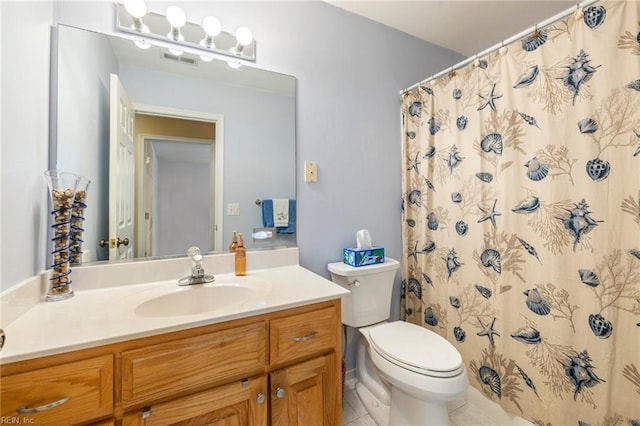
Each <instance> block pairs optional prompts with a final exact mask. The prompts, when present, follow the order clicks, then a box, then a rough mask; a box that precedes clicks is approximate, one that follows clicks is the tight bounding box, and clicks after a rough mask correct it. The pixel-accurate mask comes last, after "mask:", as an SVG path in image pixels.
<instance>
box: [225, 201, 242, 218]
mask: <svg viewBox="0 0 640 426" xmlns="http://www.w3.org/2000/svg"><path fill="white" fill-rule="evenodd" d="M227 216H240V204H239V203H228V204H227Z"/></svg>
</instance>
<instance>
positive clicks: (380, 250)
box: [342, 247, 384, 267]
mask: <svg viewBox="0 0 640 426" xmlns="http://www.w3.org/2000/svg"><path fill="white" fill-rule="evenodd" d="M342 260H343V261H344V263H346V264H347V265H351V266H356V267H358V266H365V265H373V264H374V263H384V247H371V248H368V249H360V250H358V249H354V248H345V249H342Z"/></svg>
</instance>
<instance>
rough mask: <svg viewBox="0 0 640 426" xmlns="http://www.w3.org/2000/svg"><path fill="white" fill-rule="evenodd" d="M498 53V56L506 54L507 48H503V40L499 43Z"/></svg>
mask: <svg viewBox="0 0 640 426" xmlns="http://www.w3.org/2000/svg"><path fill="white" fill-rule="evenodd" d="M498 53H499V54H500V56H504V54H505V53H507V48H506V47H504V40H502V41H501V42H500V49H498Z"/></svg>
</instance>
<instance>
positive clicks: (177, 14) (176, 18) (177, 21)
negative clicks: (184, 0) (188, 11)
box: [166, 6, 187, 28]
mask: <svg viewBox="0 0 640 426" xmlns="http://www.w3.org/2000/svg"><path fill="white" fill-rule="evenodd" d="M166 15H167V21H169V23H170V24H171V26H172V27H174V28H180V27H182V26H183V25H184V24H186V23H187V15H185V13H184V11H183V10H182V9H180V8H179V7H178V6H169V7H168V8H167V12H166Z"/></svg>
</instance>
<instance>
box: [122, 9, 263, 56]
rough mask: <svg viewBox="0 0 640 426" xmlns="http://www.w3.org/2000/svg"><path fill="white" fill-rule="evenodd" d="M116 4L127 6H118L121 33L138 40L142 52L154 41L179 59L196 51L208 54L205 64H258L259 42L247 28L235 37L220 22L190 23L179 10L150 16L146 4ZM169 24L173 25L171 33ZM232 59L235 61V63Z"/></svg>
mask: <svg viewBox="0 0 640 426" xmlns="http://www.w3.org/2000/svg"><path fill="white" fill-rule="evenodd" d="M116 1H122V2H123V3H118V2H117V3H116V12H117V24H116V26H117V29H118V30H120V31H123V32H127V33H130V34H134V35H136V36H138V38H136V39H134V40H133V42H134V43H135V44H136V46H138V47H139V48H141V49H146V48H149V47H150V46H151V43H150V41H151V39H156V40H159V41H161V42H163V43H164V44H163V46H164V48H168V49H169V51H170V52H171V54H173V55H175V56H180V55H182V54H183V53H184V52H190V53H195V54H197V53H196V52H194V51H193V49H196V50H201V51H203V50H204V51H207V52H208V54H206V55H204V54H203V55H201V56H200V58H201V59H202V61H203V62H209V61H210V59H211V58H215V57H216V56H220V55H222V56H225V57H227V58H226V59H225V60H227V62H229V64H230V66H231V64H232V62H233V64H235V65H238V66H239V65H241V64H242V62H243V61H250V62H255V60H256V41H255V39H254V38H253V34H252V32H251V30H250V29H249V28H247V27H245V26H241V27H239V28H238V29H237V30H236V31H235V34H232V33H229V32H226V31H223V30H222V25H221V23H220V21H219V20H218V19H217V18H215V17H214V16H206V17H205V18H204V19H203V20H202V23H201V25H198V24H195V23H193V22H189V21H188V20H187V16H186V14H185V12H184V11H183V10H182V9H181V8H180V7H178V6H169V7H168V8H167V9H166V11H165V14H164V15H162V14H160V13H155V12H149V11H148V10H147V5H146V3H145V0H116ZM143 17H144V20H145V22H144V23H143V22H142V18H143ZM167 21H169V24H170V30H169V32H168V33H167ZM167 43H170V44H171V46H169V45H168V44H167ZM228 58H233V59H234V60H233V61H232V62H231V61H230V60H229V59H228ZM220 59H222V58H220Z"/></svg>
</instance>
